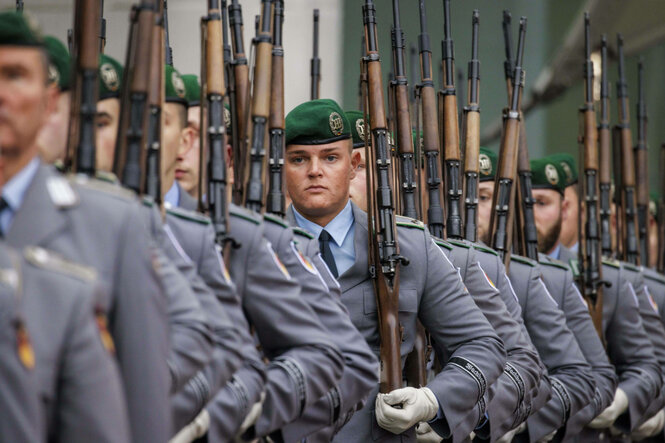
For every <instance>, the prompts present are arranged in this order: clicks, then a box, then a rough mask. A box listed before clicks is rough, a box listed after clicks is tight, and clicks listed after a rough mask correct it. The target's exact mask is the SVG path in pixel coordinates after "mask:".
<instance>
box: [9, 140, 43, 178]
mask: <svg viewBox="0 0 665 443" xmlns="http://www.w3.org/2000/svg"><path fill="white" fill-rule="evenodd" d="M36 156H37V145H35V146H34V147H33V148H31V149H28V150H21V149H20V148H13V149H12V148H4V147H3V148H2V155H1V156H0V185H4V184H5V183H7V182H8V181H9V180H11V179H12V178H13V177H14V176H15V175H16V174H18V173H19V172H21V171H22V170H23V168H25V167H26V166H27V165H28V163H30V162H31V161H32V159H33V158H35V157H36Z"/></svg>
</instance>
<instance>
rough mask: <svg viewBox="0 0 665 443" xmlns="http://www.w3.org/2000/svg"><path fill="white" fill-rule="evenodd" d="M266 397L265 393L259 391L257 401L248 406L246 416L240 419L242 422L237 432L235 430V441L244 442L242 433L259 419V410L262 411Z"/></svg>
mask: <svg viewBox="0 0 665 443" xmlns="http://www.w3.org/2000/svg"><path fill="white" fill-rule="evenodd" d="M265 399H266V393H265V392H261V398H260V399H259V401H257V402H256V403H254V404H253V405H252V407H251V408H249V412H248V413H247V416H245V419H244V420H243V421H242V424H241V425H240V428H238V432H236V441H237V442H244V441H245V440H243V439H242V435H243V434H244V433H245V431H247V429H249V427H250V426H254V423H256V421H257V420H258V419H259V417H260V416H261V412H263V401H264V400H265Z"/></svg>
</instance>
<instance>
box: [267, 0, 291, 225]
mask: <svg viewBox="0 0 665 443" xmlns="http://www.w3.org/2000/svg"><path fill="white" fill-rule="evenodd" d="M283 22H284V4H283V0H275V16H274V24H273V46H272V73H271V79H270V83H271V85H272V86H271V89H272V95H271V99H270V125H269V126H270V159H269V160H268V161H269V164H270V171H269V172H270V178H269V180H268V201H267V203H266V211H268V212H269V213H272V214H278V215H280V216H284V214H285V213H286V210H285V207H284V204H285V203H284V191H283V189H282V188H283V186H282V184H283V183H282V168H283V167H284V48H283V47H282V23H283Z"/></svg>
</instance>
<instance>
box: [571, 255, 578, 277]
mask: <svg viewBox="0 0 665 443" xmlns="http://www.w3.org/2000/svg"><path fill="white" fill-rule="evenodd" d="M568 264H570V270H571V271H572V272H573V276H575V277H577V276H579V275H580V267H579V260H577V259H576V258H571V259H570V261H569V262H568Z"/></svg>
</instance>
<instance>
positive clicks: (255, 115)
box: [245, 0, 272, 212]
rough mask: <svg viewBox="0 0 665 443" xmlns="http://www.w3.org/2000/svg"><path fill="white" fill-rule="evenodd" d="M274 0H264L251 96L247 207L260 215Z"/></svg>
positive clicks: (257, 38)
mask: <svg viewBox="0 0 665 443" xmlns="http://www.w3.org/2000/svg"><path fill="white" fill-rule="evenodd" d="M271 24H272V0H261V19H260V22H259V33H258V35H257V36H256V39H255V42H256V66H255V67H254V79H253V95H252V139H251V143H250V150H249V155H250V159H249V162H250V163H249V177H248V178H247V184H246V186H245V206H246V207H247V208H248V209H250V210H252V211H256V212H261V210H262V208H263V198H264V195H263V194H264V186H263V182H264V180H263V179H264V172H265V168H264V163H265V158H266V152H265V142H266V130H267V127H268V117H269V116H270V93H271V92H270V78H271V75H272V31H271V29H270V28H271Z"/></svg>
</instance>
